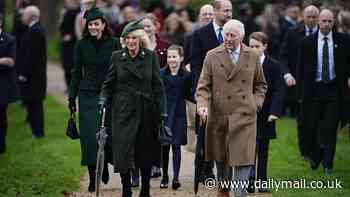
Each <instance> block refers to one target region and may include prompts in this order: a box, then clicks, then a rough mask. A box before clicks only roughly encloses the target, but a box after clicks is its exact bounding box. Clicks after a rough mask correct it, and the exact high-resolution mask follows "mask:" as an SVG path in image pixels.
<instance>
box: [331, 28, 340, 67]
mask: <svg viewBox="0 0 350 197" xmlns="http://www.w3.org/2000/svg"><path fill="white" fill-rule="evenodd" d="M332 36H333V57H334V60H333V62H334V67H336V65H337V60H338V59H339V58H338V54H339V51H338V47H339V46H340V45H341V42H340V40H339V39H338V38H339V36H337V35H336V33H335V32H333V34H332ZM335 69H336V68H335Z"/></svg>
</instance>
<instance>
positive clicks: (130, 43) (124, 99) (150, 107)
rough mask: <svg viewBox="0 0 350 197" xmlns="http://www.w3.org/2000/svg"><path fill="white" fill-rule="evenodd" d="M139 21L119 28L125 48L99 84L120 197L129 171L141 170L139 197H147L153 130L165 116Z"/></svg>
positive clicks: (154, 62)
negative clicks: (106, 110) (108, 112)
mask: <svg viewBox="0 0 350 197" xmlns="http://www.w3.org/2000/svg"><path fill="white" fill-rule="evenodd" d="M147 38H148V37H147V35H146V33H145V32H144V30H143V25H142V22H141V21H140V20H139V21H135V22H131V23H129V24H128V25H127V26H126V27H125V28H124V30H123V33H122V41H123V42H124V45H125V46H126V47H125V48H124V49H122V50H119V51H116V52H114V53H113V55H112V57H111V66H110V67H109V69H108V73H107V76H106V80H105V81H104V83H103V86H102V90H101V98H100V103H99V104H100V109H102V108H103V107H104V106H105V103H106V101H110V100H112V101H111V102H112V108H111V111H112V112H111V113H112V125H111V126H112V150H113V165H114V169H115V171H116V172H119V173H120V175H121V178H122V184H123V194H122V196H123V197H131V196H132V192H131V180H130V170H131V169H133V168H135V167H136V168H139V169H140V170H141V184H142V185H141V191H140V197H150V191H149V189H150V178H151V167H152V164H153V163H154V161H155V160H159V159H160V144H159V142H158V138H157V136H158V132H157V128H158V127H159V124H160V123H161V121H162V120H163V118H164V117H165V116H166V115H165V95H164V86H163V83H162V80H161V77H160V71H159V63H158V57H157V55H156V53H155V52H153V51H151V50H148V49H147V48H146V47H147V46H145V45H146V42H145V39H147Z"/></svg>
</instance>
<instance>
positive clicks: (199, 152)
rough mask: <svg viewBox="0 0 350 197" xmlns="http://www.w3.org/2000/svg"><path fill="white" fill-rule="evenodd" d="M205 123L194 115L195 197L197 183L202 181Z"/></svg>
mask: <svg viewBox="0 0 350 197" xmlns="http://www.w3.org/2000/svg"><path fill="white" fill-rule="evenodd" d="M205 125H206V124H205V121H203V120H202V119H201V118H200V117H199V115H197V114H196V131H197V135H198V138H197V144H196V155H195V160H194V188H193V189H194V194H195V196H197V193H198V186H199V183H200V182H202V181H203V178H204V176H203V170H204V162H205V161H204V139H205V137H204V134H205Z"/></svg>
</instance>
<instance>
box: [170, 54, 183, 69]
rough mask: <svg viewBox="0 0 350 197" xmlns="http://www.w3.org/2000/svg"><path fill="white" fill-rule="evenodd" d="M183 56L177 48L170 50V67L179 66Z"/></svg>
mask: <svg viewBox="0 0 350 197" xmlns="http://www.w3.org/2000/svg"><path fill="white" fill-rule="evenodd" d="M181 61H182V58H181V56H180V54H179V52H178V51H177V50H168V53H167V63H168V65H169V67H170V68H178V67H180V65H181Z"/></svg>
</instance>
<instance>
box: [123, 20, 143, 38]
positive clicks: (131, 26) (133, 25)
mask: <svg viewBox="0 0 350 197" xmlns="http://www.w3.org/2000/svg"><path fill="white" fill-rule="evenodd" d="M138 29H143V23H142V19H139V20H137V21H132V22H130V23H128V24H127V25H126V26H125V27H124V29H123V32H122V35H121V37H126V36H127V35H128V34H129V33H130V32H133V31H135V30H138Z"/></svg>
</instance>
